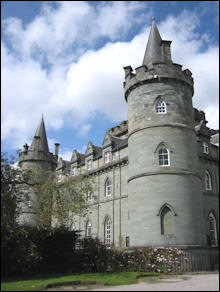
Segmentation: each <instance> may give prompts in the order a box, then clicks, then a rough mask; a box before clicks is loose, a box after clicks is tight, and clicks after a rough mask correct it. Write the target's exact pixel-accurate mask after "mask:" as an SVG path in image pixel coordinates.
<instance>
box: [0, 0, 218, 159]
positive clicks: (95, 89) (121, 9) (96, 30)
mask: <svg viewBox="0 0 220 292" xmlns="http://www.w3.org/2000/svg"><path fill="white" fill-rule="evenodd" d="M142 10H143V4H142V3H141V2H138V1H121V2H120V1H117V2H115V1H113V2H110V1H108V2H103V3H102V2H101V4H100V5H97V6H92V5H90V4H89V2H83V1H79V2H76V1H74V2H71V1H70V2H67V1H58V2H56V7H54V5H52V4H51V3H48V2H46V4H44V6H43V9H42V11H41V14H40V15H38V16H36V18H35V19H34V20H33V21H32V22H31V23H29V24H26V25H24V24H23V23H22V22H21V20H19V19H17V18H9V19H6V20H5V21H4V25H3V29H4V34H5V35H6V36H7V42H9V43H10V45H11V47H8V46H6V43H5V42H2V139H3V140H5V141H7V142H8V144H10V145H11V146H12V147H15V148H17V147H18V146H19V145H23V143H24V142H25V141H31V139H32V137H33V133H34V131H35V130H36V127H37V124H38V122H39V119H40V116H41V115H42V113H43V114H44V117H45V123H46V127H47V130H48V131H49V130H50V129H53V130H59V129H61V128H63V127H65V125H67V124H68V125H71V127H72V128H73V129H75V130H77V131H78V132H79V134H80V133H81V135H82V136H83V135H84V136H85V135H87V133H88V132H89V130H90V129H91V127H92V125H93V123H95V118H96V117H97V115H104V116H105V117H106V119H108V120H110V121H111V122H120V121H121V120H124V119H126V118H127V104H126V102H125V100H124V93H123V81H124V80H123V79H124V72H123V67H124V66H127V65H131V66H132V67H133V68H136V67H138V66H140V64H141V62H142V60H143V56H144V51H145V48H146V43H147V38H148V34H149V29H150V27H145V28H144V29H141V28H142V24H143V15H144V14H143V13H141V11H142ZM137 13H140V15H141V17H140V18H139V17H136V14H137ZM147 13H148V12H147ZM147 13H145V19H146V15H148V14H147ZM139 21H140V23H139ZM145 21H146V20H145ZM132 26H136V27H139V28H140V29H139V33H138V34H137V35H136V36H134V37H133V39H131V40H127V39H126V38H127V35H128V32H129V29H131V28H132ZM197 26H199V16H198V14H195V13H191V12H189V11H183V13H181V14H180V15H178V16H169V17H168V18H167V19H165V20H164V21H163V22H161V23H159V24H158V28H159V31H160V33H161V37H162V39H168V40H172V41H173V42H172V47H171V48H172V56H173V61H174V62H177V63H180V64H183V67H185V68H189V69H190V70H191V71H192V73H193V76H194V81H195V96H194V98H193V101H194V105H195V106H197V107H198V109H202V110H204V111H206V117H207V120H209V124H208V126H209V125H211V126H212V127H214V128H217V127H218V121H217V120H218V98H217V96H218V65H217V64H218V61H217V60H218V48H217V47H216V46H207V39H208V36H207V35H198V33H196V32H195V30H196V27H197ZM102 38H107V40H108V42H107V43H106V44H105V45H104V46H100V47H97V43H99V41H100V39H102ZM120 40H121V41H120ZM204 44H205V45H206V46H207V48H206V49H203V50H202V52H201V48H203V47H204ZM50 139H51V141H52V140H53V138H52V137H50ZM54 140H55V139H54ZM56 142H57V141H56ZM60 142H61V143H62V141H60ZM70 147H71V145H70ZM68 151H69V150H66V154H65V153H64V155H65V156H67V155H68V153H67V152H68Z"/></svg>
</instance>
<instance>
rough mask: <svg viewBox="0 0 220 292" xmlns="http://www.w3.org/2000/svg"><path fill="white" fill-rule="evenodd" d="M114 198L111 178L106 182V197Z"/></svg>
mask: <svg viewBox="0 0 220 292" xmlns="http://www.w3.org/2000/svg"><path fill="white" fill-rule="evenodd" d="M111 196H112V181H111V179H110V178H109V177H107V178H106V180H105V197H111Z"/></svg>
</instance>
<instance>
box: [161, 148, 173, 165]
mask: <svg viewBox="0 0 220 292" xmlns="http://www.w3.org/2000/svg"><path fill="white" fill-rule="evenodd" d="M158 160H159V165H160V166H167V165H170V158H169V150H168V149H167V148H166V147H164V146H162V147H160V148H159V150H158Z"/></svg>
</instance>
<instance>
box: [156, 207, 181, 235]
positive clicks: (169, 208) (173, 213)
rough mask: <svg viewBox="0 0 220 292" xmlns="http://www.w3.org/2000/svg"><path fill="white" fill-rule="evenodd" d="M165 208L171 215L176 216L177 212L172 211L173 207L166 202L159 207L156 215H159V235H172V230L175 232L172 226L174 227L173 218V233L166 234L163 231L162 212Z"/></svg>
mask: <svg viewBox="0 0 220 292" xmlns="http://www.w3.org/2000/svg"><path fill="white" fill-rule="evenodd" d="M165 209H168V210H169V211H170V212H171V213H172V215H173V216H177V213H176V212H175V211H174V209H173V207H172V206H171V205H170V204H168V203H165V204H163V206H162V207H161V208H160V210H159V212H158V214H157V216H159V217H160V230H161V235H163V236H166V235H174V232H175V230H174V228H175V226H174V220H172V231H173V233H172V234H166V233H165V232H164V216H165V215H166V214H165V215H164V214H163V212H164V210H165Z"/></svg>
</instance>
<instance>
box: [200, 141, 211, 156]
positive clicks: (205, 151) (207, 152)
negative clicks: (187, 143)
mask: <svg viewBox="0 0 220 292" xmlns="http://www.w3.org/2000/svg"><path fill="white" fill-rule="evenodd" d="M202 147H203V153H205V154H209V144H208V143H207V142H203V143H202Z"/></svg>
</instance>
